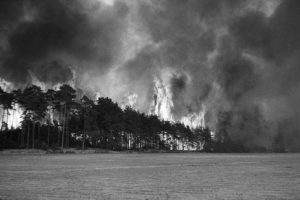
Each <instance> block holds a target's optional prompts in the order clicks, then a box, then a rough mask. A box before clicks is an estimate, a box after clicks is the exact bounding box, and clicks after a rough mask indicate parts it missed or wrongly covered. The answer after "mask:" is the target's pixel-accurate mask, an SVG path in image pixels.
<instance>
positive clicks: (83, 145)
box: [82, 130, 86, 150]
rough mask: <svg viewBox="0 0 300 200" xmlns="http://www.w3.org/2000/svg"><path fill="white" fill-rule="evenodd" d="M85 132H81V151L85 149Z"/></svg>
mask: <svg viewBox="0 0 300 200" xmlns="http://www.w3.org/2000/svg"><path fill="white" fill-rule="evenodd" d="M85 134H86V133H85V131H84V130H83V139H82V150H84V149H85Z"/></svg>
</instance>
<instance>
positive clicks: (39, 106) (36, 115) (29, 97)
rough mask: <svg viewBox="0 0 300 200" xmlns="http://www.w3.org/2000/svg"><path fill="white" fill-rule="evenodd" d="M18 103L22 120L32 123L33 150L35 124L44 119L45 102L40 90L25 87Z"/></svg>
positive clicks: (34, 87) (38, 88)
mask: <svg viewBox="0 0 300 200" xmlns="http://www.w3.org/2000/svg"><path fill="white" fill-rule="evenodd" d="M19 102H20V104H21V105H22V106H23V108H24V116H25V117H24V119H26V120H27V121H28V122H30V121H32V123H33V127H32V148H34V147H35V129H36V122H38V121H40V120H42V119H43V118H44V116H45V114H46V110H47V101H46V99H45V96H44V93H43V92H42V90H41V88H40V87H38V86H35V85H31V86H27V87H26V88H25V89H24V90H23V93H22V98H20V99H19ZM28 125H29V124H28ZM28 129H30V125H29V126H28ZM38 130H39V128H38ZM29 132H30V131H28V134H29ZM27 142H28V141H27ZM38 142H39V141H38Z"/></svg>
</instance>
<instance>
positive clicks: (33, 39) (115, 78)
mask: <svg viewBox="0 0 300 200" xmlns="http://www.w3.org/2000/svg"><path fill="white" fill-rule="evenodd" d="M299 15H300V2H299V1H297V0H234V1H223V0H214V1H212V0H162V1H155V0H86V1H81V0H74V1H64V0H42V1H40V0H13V1H12V0H2V1H0V88H1V89H0V105H1V111H0V118H1V120H0V123H1V136H0V137H1V144H0V145H1V147H2V148H20V147H22V148H25V147H27V148H49V147H62V148H65V147H80V148H85V147H99V148H107V149H114V150H124V149H166V150H204V151H216V152H253V151H280V152H285V151H288V152H292V151H299V150H300V146H299V142H300V134H299V132H300V125H299V122H298V120H299V118H300V113H299V111H298V109H297V108H298V107H300V105H298V104H299V102H300V79H299V75H300V70H299V69H300V66H299V63H300V62H299V61H300V60H299V59H300V38H299V37H300V23H299V19H300V16H299Z"/></svg>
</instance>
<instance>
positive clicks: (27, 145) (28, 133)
mask: <svg viewBox="0 0 300 200" xmlns="http://www.w3.org/2000/svg"><path fill="white" fill-rule="evenodd" d="M29 135H30V122H28V131H27V141H26V149H28V148H29Z"/></svg>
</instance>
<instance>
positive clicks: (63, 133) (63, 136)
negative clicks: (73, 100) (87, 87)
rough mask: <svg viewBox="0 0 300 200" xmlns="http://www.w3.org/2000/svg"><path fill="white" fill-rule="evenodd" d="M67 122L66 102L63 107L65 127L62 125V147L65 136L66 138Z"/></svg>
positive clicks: (62, 146)
mask: <svg viewBox="0 0 300 200" xmlns="http://www.w3.org/2000/svg"><path fill="white" fill-rule="evenodd" d="M65 124H66V104H65V105H64V109H63V127H62V136H61V148H62V149H63V148H64V138H65Z"/></svg>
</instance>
